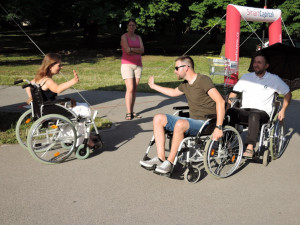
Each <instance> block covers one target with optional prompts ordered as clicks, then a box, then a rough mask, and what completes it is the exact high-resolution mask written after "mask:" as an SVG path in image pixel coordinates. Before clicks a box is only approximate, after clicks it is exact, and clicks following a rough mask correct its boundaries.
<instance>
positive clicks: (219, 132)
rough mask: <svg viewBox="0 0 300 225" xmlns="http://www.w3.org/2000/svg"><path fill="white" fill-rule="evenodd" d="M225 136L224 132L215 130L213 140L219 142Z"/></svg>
mask: <svg viewBox="0 0 300 225" xmlns="http://www.w3.org/2000/svg"><path fill="white" fill-rule="evenodd" d="M222 136H223V131H222V130H220V129H219V128H215V130H214V132H213V138H212V139H213V140H214V141H217V140H219V138H221V137H222Z"/></svg>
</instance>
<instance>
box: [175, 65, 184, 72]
mask: <svg viewBox="0 0 300 225" xmlns="http://www.w3.org/2000/svg"><path fill="white" fill-rule="evenodd" d="M185 66H187V65H181V66H175V70H176V71H178V69H179V68H181V67H185Z"/></svg>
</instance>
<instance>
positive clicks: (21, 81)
mask: <svg viewBox="0 0 300 225" xmlns="http://www.w3.org/2000/svg"><path fill="white" fill-rule="evenodd" d="M23 82H24V81H23V80H16V81H15V82H14V85H16V84H19V83H23Z"/></svg>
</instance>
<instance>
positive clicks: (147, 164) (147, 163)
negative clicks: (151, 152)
mask: <svg viewBox="0 0 300 225" xmlns="http://www.w3.org/2000/svg"><path fill="white" fill-rule="evenodd" d="M140 164H141V166H142V167H144V168H146V169H148V170H154V169H155V168H156V167H157V166H160V165H161V164H162V161H161V160H160V159H159V158H158V157H154V158H152V159H150V160H141V161H140Z"/></svg>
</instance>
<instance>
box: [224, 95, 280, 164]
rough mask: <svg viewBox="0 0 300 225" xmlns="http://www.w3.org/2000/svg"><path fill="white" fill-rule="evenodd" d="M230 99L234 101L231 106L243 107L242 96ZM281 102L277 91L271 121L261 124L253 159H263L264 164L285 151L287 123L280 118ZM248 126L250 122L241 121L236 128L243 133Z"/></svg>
mask: <svg viewBox="0 0 300 225" xmlns="http://www.w3.org/2000/svg"><path fill="white" fill-rule="evenodd" d="M230 100H231V102H232V104H231V107H241V98H232V99H230ZM281 104H282V103H281V101H279V99H278V94H277V93H275V95H274V99H273V103H272V112H271V115H270V118H269V121H268V122H267V123H264V124H261V129H260V132H259V140H258V145H257V146H258V147H257V148H256V149H254V156H253V159H255V160H261V161H262V164H263V165H264V166H267V165H268V164H269V162H270V161H271V160H275V159H278V158H280V156H281V155H282V153H283V151H284V143H285V125H284V120H282V121H280V120H279V119H278V113H279V111H280V109H281ZM247 126H248V123H239V124H237V125H236V129H237V130H239V132H240V133H242V132H244V131H247V130H248V127H247Z"/></svg>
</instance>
